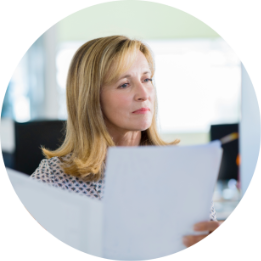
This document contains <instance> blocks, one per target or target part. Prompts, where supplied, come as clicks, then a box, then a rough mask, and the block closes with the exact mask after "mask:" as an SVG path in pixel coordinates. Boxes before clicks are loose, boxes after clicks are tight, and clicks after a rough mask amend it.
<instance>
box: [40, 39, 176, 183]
mask: <svg viewBox="0 0 261 261" xmlns="http://www.w3.org/2000/svg"><path fill="white" fill-rule="evenodd" d="M138 51H141V52H142V53H143V54H144V56H145V57H146V59H147V61H148V64H149V66H150V70H151V73H152V77H153V74H154V61H153V58H152V55H151V52H150V51H149V49H148V47H147V46H146V45H144V44H143V43H142V42H140V41H137V40H131V39H129V38H127V37H125V36H117V35H116V36H109V37H102V38H97V39H94V40H91V41H89V42H87V43H85V44H84V45H82V46H81V47H80V48H79V49H78V50H77V52H76V53H75V55H74V57H73V59H72V61H71V64H70V68H69V72H68V77H67V86H66V96H67V111H68V119H67V126H66V136H65V140H64V142H63V144H62V145H61V146H60V147H59V148H58V149H57V150H54V151H50V150H47V149H45V148H42V151H43V153H44V155H45V156H46V157H47V158H51V157H55V156H57V157H63V156H66V155H68V156H67V157H66V158H67V159H66V160H64V159H61V160H62V165H61V166H62V168H63V170H64V172H65V173H67V174H70V175H73V176H76V177H80V178H82V179H84V180H87V181H97V180H99V179H100V178H101V174H102V173H103V171H104V167H105V159H106V153H107V149H108V147H110V146H115V144H114V142H113V140H112V138H111V136H110V135H109V133H108V131H107V128H106V125H105V122H104V119H103V114H102V111H101V105H100V89H101V86H102V85H103V84H104V83H105V80H106V83H108V82H113V81H114V80H115V79H117V77H118V76H119V75H120V74H121V73H123V72H124V71H125V70H126V69H127V67H128V66H131V64H132V62H133V61H134V60H135V57H136V54H137V52H138ZM112 63H114V66H115V69H114V70H113V73H112V74H110V75H108V71H109V69H110V67H111V65H112ZM154 106H155V110H154V111H155V113H154V115H153V119H152V124H151V126H150V127H149V128H148V129H147V130H145V131H142V135H141V142H140V145H171V144H177V143H178V142H179V140H175V141H174V142H171V143H167V142H164V141H163V140H162V139H161V138H160V137H159V134H158V132H157V127H156V111H157V101H156V102H155V105H154Z"/></svg>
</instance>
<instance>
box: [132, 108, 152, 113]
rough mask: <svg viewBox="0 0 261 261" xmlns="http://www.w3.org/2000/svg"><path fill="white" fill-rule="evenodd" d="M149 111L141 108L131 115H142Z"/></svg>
mask: <svg viewBox="0 0 261 261" xmlns="http://www.w3.org/2000/svg"><path fill="white" fill-rule="evenodd" d="M149 110H150V109H149V108H145V109H144V108H142V109H139V110H137V111H134V112H133V113H141V114H144V113H146V112H148V111H149Z"/></svg>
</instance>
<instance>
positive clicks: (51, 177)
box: [30, 156, 216, 221]
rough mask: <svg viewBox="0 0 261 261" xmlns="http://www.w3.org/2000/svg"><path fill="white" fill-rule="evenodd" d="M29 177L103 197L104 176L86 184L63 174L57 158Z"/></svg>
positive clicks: (212, 212)
mask: <svg viewBox="0 0 261 261" xmlns="http://www.w3.org/2000/svg"><path fill="white" fill-rule="evenodd" d="M67 158H68V156H65V157H63V158H62V159H64V160H66V159H67ZM30 177H31V178H32V179H36V180H39V181H41V182H43V183H46V184H49V185H51V186H54V187H60V188H62V189H65V190H68V191H71V192H75V193H78V194H79V195H86V196H88V197H90V198H96V199H99V200H101V199H102V197H103V192H104V183H105V182H104V175H102V177H101V179H100V180H98V181H96V182H95V181H91V182H86V181H84V180H82V179H81V178H78V177H75V176H72V175H68V174H66V173H64V171H63V169H62V167H61V161H60V159H59V158H58V157H53V158H51V159H43V160H42V161H41V163H40V165H39V167H38V168H37V169H36V170H35V172H34V173H33V174H32V175H31V176H30ZM210 220H213V221H216V212H215V208H214V205H213V204H212V206H211V208H210Z"/></svg>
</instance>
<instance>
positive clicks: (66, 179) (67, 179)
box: [30, 155, 104, 198]
mask: <svg viewBox="0 0 261 261" xmlns="http://www.w3.org/2000/svg"><path fill="white" fill-rule="evenodd" d="M68 158H69V155H66V156H64V157H62V158H59V157H52V158H50V159H43V160H42V161H41V162H40V165H39V167H38V168H37V169H36V170H35V171H34V173H33V174H32V175H31V176H30V177H31V178H32V179H36V180H39V181H41V182H44V183H46V184H49V185H52V186H55V187H60V188H62V189H65V190H68V191H73V192H76V193H78V194H85V195H87V196H90V197H93V198H101V192H102V190H103V185H104V184H103V183H104V181H103V180H99V181H98V182H86V181H84V180H82V179H80V178H78V177H75V176H73V175H69V174H66V173H65V172H64V171H63V169H62V166H61V164H62V161H64V160H66V159H68Z"/></svg>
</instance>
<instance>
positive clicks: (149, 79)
mask: <svg viewBox="0 0 261 261" xmlns="http://www.w3.org/2000/svg"><path fill="white" fill-rule="evenodd" d="M144 82H152V78H147V79H145V80H144Z"/></svg>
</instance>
